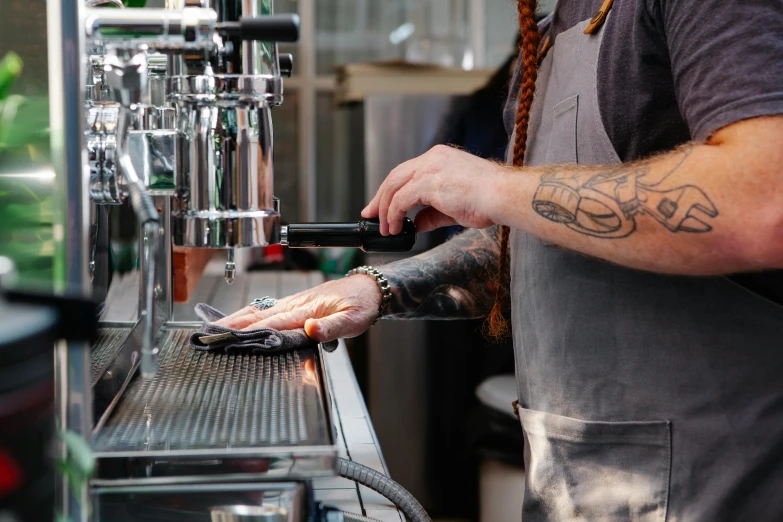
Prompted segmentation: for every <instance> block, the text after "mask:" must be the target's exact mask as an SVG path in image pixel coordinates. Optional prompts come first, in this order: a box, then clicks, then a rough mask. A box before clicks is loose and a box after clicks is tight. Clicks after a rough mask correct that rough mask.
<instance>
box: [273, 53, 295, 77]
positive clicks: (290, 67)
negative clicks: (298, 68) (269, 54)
mask: <svg viewBox="0 0 783 522" xmlns="http://www.w3.org/2000/svg"><path fill="white" fill-rule="evenodd" d="M277 63H278V66H279V67H278V68H279V69H280V76H283V77H284V78H290V77H291V73H292V72H293V71H294V56H293V55H292V54H290V53H282V54H280V55H279V56H278V57H277Z"/></svg>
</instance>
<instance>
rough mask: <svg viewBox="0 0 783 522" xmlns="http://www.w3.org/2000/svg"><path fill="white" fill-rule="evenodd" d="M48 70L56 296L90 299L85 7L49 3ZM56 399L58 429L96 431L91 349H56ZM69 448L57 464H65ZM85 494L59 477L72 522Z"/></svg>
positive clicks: (82, 514)
mask: <svg viewBox="0 0 783 522" xmlns="http://www.w3.org/2000/svg"><path fill="white" fill-rule="evenodd" d="M46 17H47V32H48V35H47V41H48V68H49V134H50V140H51V158H52V167H53V169H54V172H55V183H56V184H57V190H56V191H55V192H54V193H55V194H57V195H58V197H57V198H56V200H55V201H56V203H57V210H56V212H55V220H56V221H55V224H54V240H55V248H56V251H55V252H56V253H55V264H54V266H55V276H54V280H55V281H54V283H55V290H56V291H58V292H65V291H71V292H76V293H78V294H81V295H83V296H85V297H88V296H89V294H90V278H89V273H88V267H89V247H88V230H87V227H86V226H85V224H87V223H89V221H88V220H89V201H88V194H89V191H88V185H89V175H88V173H87V171H86V169H85V166H86V165H87V161H86V159H87V158H86V146H85V137H84V113H83V110H84V109H83V108H84V92H83V85H84V79H85V78H86V74H87V73H86V68H85V67H84V63H83V58H84V56H85V52H86V49H85V42H84V7H83V0H47V3H46ZM55 387H56V388H55V390H56V392H55V397H56V401H57V405H56V407H57V415H58V417H59V422H60V429H62V430H70V431H74V432H76V433H79V434H80V435H82V436H85V437H86V436H87V434H88V433H90V429H91V427H92V395H91V391H90V347H89V345H88V343H83V342H65V341H61V342H59V343H57V346H56V348H55ZM66 451H67V450H66V448H65V446H64V444H62V443H60V444H59V445H58V454H59V457H61V458H64V457H66ZM86 504H87V488H86V487H83V488H82V489H81V491H78V492H76V495H75V496H71V494H70V488H69V486H68V481H67V478H66V477H64V476H62V475H58V478H57V497H56V507H57V511H58V512H61V513H63V514H64V515H65V516H66V517H67V518H68V519H69V520H72V521H74V522H77V521H82V520H86V519H87V513H88V509H87V505H86Z"/></svg>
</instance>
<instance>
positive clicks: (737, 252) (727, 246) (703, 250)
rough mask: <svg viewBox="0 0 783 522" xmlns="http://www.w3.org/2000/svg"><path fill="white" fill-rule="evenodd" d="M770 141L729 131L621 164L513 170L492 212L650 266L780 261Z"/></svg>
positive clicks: (782, 211)
mask: <svg viewBox="0 0 783 522" xmlns="http://www.w3.org/2000/svg"><path fill="white" fill-rule="evenodd" d="M730 137H731V136H730ZM743 139H744V138H743ZM759 141H761V140H759ZM765 150H768V149H761V148H759V150H756V151H754V149H753V146H747V145H743V146H741V147H740V146H733V145H731V143H730V140H729V142H728V144H727V143H722V142H714V143H710V144H691V145H687V146H685V147H682V148H680V149H678V150H676V151H673V152H671V153H669V154H665V155H661V156H658V157H655V158H652V159H649V160H646V161H640V162H633V163H627V164H622V165H617V166H577V165H557V166H544V167H536V168H524V169H522V170H516V171H512V170H511V169H509V171H508V173H507V174H505V175H504V176H503V178H502V179H501V180H500V182H499V185H498V186H496V188H495V193H496V194H497V195H496V196H495V197H496V198H497V201H498V202H499V203H498V204H497V209H496V215H494V216H492V219H493V221H495V222H498V223H504V224H508V225H510V226H512V227H515V228H521V229H523V230H525V231H527V232H529V233H531V234H534V235H536V236H538V237H540V238H542V239H543V240H544V241H546V242H548V243H554V244H556V245H559V246H562V247H565V248H567V249H570V250H574V251H577V252H581V253H584V254H587V255H591V256H595V257H599V258H602V259H605V260H608V261H610V262H614V263H618V264H621V265H624V266H628V267H632V268H639V269H643V270H650V271H657V272H663V273H678V274H691V275H700V274H703V275H708V274H721V273H730V272H736V271H744V270H756V269H765V268H776V267H780V266H781V264H782V263H783V248H782V247H783V245H781V243H783V236H782V235H781V232H783V230H781V227H780V225H781V217H783V187H781V174H780V172H779V170H780V169H778V168H777V167H775V165H776V164H780V162H781V153H780V152H764V151H765Z"/></svg>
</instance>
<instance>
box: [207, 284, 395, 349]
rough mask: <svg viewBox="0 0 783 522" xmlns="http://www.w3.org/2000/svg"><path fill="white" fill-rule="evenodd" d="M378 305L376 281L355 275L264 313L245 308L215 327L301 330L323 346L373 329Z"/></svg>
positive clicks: (306, 291)
mask: <svg viewBox="0 0 783 522" xmlns="http://www.w3.org/2000/svg"><path fill="white" fill-rule="evenodd" d="M380 304H381V291H380V289H379V288H378V284H377V283H376V282H375V280H374V279H373V278H372V277H370V276H366V275H363V274H357V275H354V276H351V277H344V278H342V279H337V280H335V281H329V282H326V283H324V284H322V285H319V286H316V287H315V288H311V289H310V290H305V291H304V292H299V293H298V294H296V295H292V296H290V297H286V298H285V299H280V300H279V301H277V304H276V305H275V306H273V307H272V308H268V309H266V310H259V309H258V308H256V307H254V306H247V307H245V308H243V309H241V310H239V311H238V312H236V313H233V314H231V315H229V316H228V317H224V318H223V319H221V320H220V321H218V322H217V323H215V324H217V325H219V326H225V327H227V328H234V329H243V330H255V329H258V328H274V329H276V330H293V329H295V328H304V329H305V333H307V335H308V337H310V338H311V339H313V340H315V341H318V342H326V341H332V340H334V339H339V338H345V337H356V336H357V335H360V334H362V333H363V332H364V331H365V330H367V329H368V328H369V327H370V325H372V323H373V321H374V320H375V317H376V315H377V314H378V307H379V306H380Z"/></svg>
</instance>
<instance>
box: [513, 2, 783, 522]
mask: <svg viewBox="0 0 783 522" xmlns="http://www.w3.org/2000/svg"><path fill="white" fill-rule="evenodd" d="M587 23H588V22H587V21H585V22H582V23H581V24H579V25H577V26H575V27H573V28H571V29H570V30H568V31H566V32H563V33H561V34H559V35H557V38H556V40H555V42H554V46H553V47H552V49H551V50H550V51H549V52H548V54H547V56H546V58H545V59H544V60H543V62H542V63H541V66H540V69H539V77H538V83H537V92H536V97H535V101H534V103H533V107H532V112H531V123H530V133H529V136H530V138H529V144H528V149H527V157H526V162H527V164H528V165H531V166H533V165H542V164H549V163H578V164H616V163H619V162H620V160H619V157H618V155H617V153H616V152H615V150H614V148H613V146H612V143H611V142H610V140H609V137H608V135H607V133H606V131H605V129H604V126H603V123H602V120H601V115H600V112H599V105H598V101H597V100H598V98H597V89H596V84H597V82H596V74H597V64H598V58H599V51H600V47H601V39H602V37H603V34H604V31H603V30H599V31H598V32H597V33H596V34H593V35H590V36H587V35H584V34H583V30H584V28H585V27H586V26H587ZM606 23H611V14H610V16H609V19H608V20H607V22H606ZM511 143H512V144H513V137H512V142H511ZM522 204H530V203H528V202H523V203H522ZM540 219H543V218H540ZM640 219H651V217H650V216H644V217H640ZM564 226H565V225H564ZM676 233H677V234H682V235H687V234H689V232H687V231H679V232H676ZM604 240H605V241H607V242H611V241H622V239H608V238H607V239H604ZM511 256H512V270H511V278H512V280H511V295H512V315H513V317H512V323H513V336H514V349H515V356H516V373H517V382H518V393H519V403H520V408H519V419H520V422H521V424H522V428H523V432H524V436H525V462H526V470H527V479H526V491H525V497H524V507H523V520H524V522H535V521H540V520H547V521H550V520H551V521H558V522H562V521H571V520H585V521H588V520H589V521H593V520H601V521H604V520H608V521H612V520H623V521H625V520H633V521H663V520H669V521H674V520H677V521H680V520H682V521H702V520H703V521H710V522H714V521H719V520H732V521H733V520H741V519H742V520H753V521H759V520H783V341H782V340H781V339H783V307H780V306H778V305H776V304H774V303H772V302H770V301H767V300H765V299H764V298H762V297H760V296H758V295H756V294H754V293H751V292H750V291H748V290H746V289H745V288H744V287H741V286H739V285H737V284H736V283H734V282H732V281H731V280H729V279H727V278H692V277H673V276H662V275H656V274H651V273H645V272H641V271H635V270H630V269H626V268H623V267H618V266H614V265H612V264H609V263H607V262H603V261H601V260H596V259H592V258H589V257H586V256H584V255H581V254H577V253H572V252H569V251H566V250H564V249H562V248H559V247H556V246H553V245H549V244H547V243H545V242H543V241H541V240H539V239H537V238H535V237H533V236H531V235H529V234H526V233H524V232H522V231H519V230H513V231H512V236H511Z"/></svg>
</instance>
